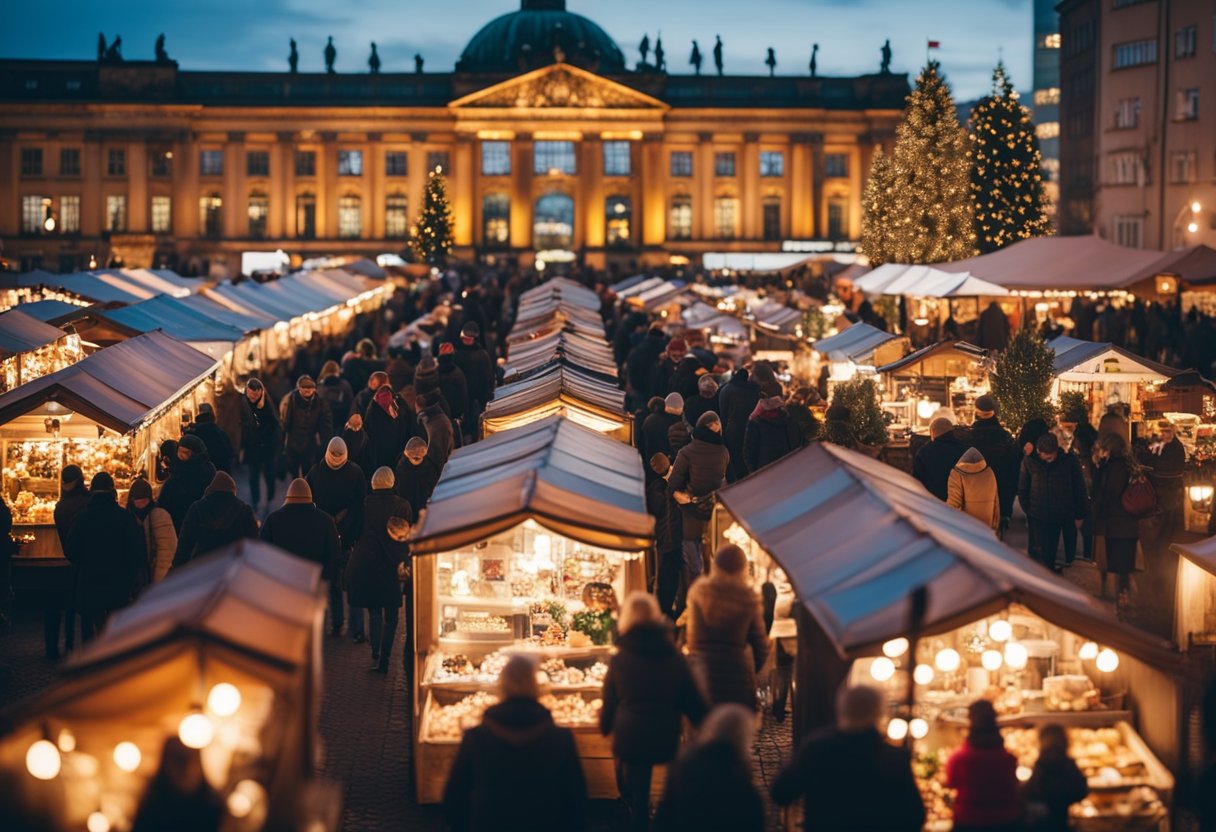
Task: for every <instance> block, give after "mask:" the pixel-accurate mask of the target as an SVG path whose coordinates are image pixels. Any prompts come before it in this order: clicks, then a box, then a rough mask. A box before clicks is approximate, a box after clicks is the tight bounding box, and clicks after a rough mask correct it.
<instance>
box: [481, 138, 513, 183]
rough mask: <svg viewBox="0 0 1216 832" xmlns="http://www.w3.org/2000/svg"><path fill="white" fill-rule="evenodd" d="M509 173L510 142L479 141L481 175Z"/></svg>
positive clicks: (504, 174) (506, 174) (505, 174)
mask: <svg viewBox="0 0 1216 832" xmlns="http://www.w3.org/2000/svg"><path fill="white" fill-rule="evenodd" d="M510 173H511V143H510V142H482V143H481V175H482V176H508V175H509V174H510Z"/></svg>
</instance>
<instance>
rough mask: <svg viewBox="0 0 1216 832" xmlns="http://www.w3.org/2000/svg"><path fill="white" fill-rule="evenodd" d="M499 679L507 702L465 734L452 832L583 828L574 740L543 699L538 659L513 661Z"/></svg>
mask: <svg viewBox="0 0 1216 832" xmlns="http://www.w3.org/2000/svg"><path fill="white" fill-rule="evenodd" d="M498 681H499V687H500V688H501V692H502V701H501V702H499V703H498V704H497V705H494V706H492V707H490V708H488V709H487V710H486V712H485V716H483V717H482V720H481V724H480V725H478V726H476V727H474V728H470V729H469V730H467V731H465V732H464V737H463V738H462V739H461V741H460V748H459V750H458V751H457V752H456V760H455V762H454V763H453V764H452V771H451V773H450V774H449V775H448V782H447V787H446V788H445V789H444V792H443V812H444V816H445V817H446V819H447V822H448V825H449V826H450V827H451V829H452V830H453V832H537V830H554V832H556V830H563V832H565V830H570V832H578V830H582V829H584V828H585V827H586V822H587V821H586V814H587V784H586V781H585V780H584V779H583V766H582V763H581V762H580V761H579V756H578V748H577V747H576V746H575V744H574V734H572V733H571V732H570V729H568V728H559V727H558V726H556V725H554V723H553V717H552V715H550V713H549V711H548V709H547V708H545V706H544V705H541V704H540V703H539V702H538V701H537V699H538V698H539V696H540V690H539V688H538V686H537V682H536V661H535V659H533V658H532V657H531V656H527V655H523V654H516V655H514V656H512V657H511V658H510V659H509V660H508V661H507V664H506V666H505V667H503V669H502V673H501V674H500V675H499V677H498ZM541 807H543V809H542V808H541Z"/></svg>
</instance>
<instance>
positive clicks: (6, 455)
mask: <svg viewBox="0 0 1216 832" xmlns="http://www.w3.org/2000/svg"><path fill="white" fill-rule="evenodd" d="M218 366H219V362H218V361H217V360H216V359H214V358H211V357H210V356H207V355H204V354H203V353H200V352H199V351H198V350H195V349H193V348H192V347H190V346H188V345H186V344H183V343H182V342H181V341H178V340H176V339H174V338H171V337H170V336H168V335H165V334H164V333H163V332H160V331H155V332H149V333H147V334H145V335H139V336H137V337H135V338H132V339H130V340H129V341H124V342H122V343H120V344H115V345H114V346H112V347H107V348H106V349H103V350H100V351H98V352H95V353H93V354H92V355H90V356H88V357H87V358H84V359H82V360H81V361H79V362H77V363H75V364H72V365H71V366H69V367H66V368H64V369H62V370H59V371H58V372H55V373H51V374H50V375H46V376H43V377H42V378H39V379H35V380H34V381H31V382H29V383H28V384H24V385H22V386H21V387H19V388H17V389H16V390H11V391H9V392H8V393H5V394H4V395H0V458H3V460H4V479H3V488H4V495H5V499H6V501H7V502H8V504H9V506H10V507H11V508H12V511H13V522H14V534H15V535H17V537H18V540H19V542H20V543H22V544H23V545H22V546H21V550H20V553H19V555H18V557H17V558H16V559H15V560H14V563H15V564H18V565H20V564H21V563H22V562H23V561H27V560H34V561H37V560H40V559H46V558H51V559H56V560H58V559H59V558H60V548H59V538H58V535H57V534H56V533H55V526H54V522H53V513H54V510H55V504H56V502H57V501H58V499H59V488H60V472H61V471H62V470H63V467H64V466H65V465H70V464H75V465H79V466H80V467H81V469H82V470H83V471H84V475H85V478H86V480H87V479H88V478H90V477H92V476H93V474H95V473H97V472H98V471H107V472H109V473H110V474H111V475H112V476H113V477H114V480H115V482H116V483H117V485H118V489H119V494H120V495H122V494H125V493H126V490H127V488H128V487H129V486H130V483H131V480H132V479H134V478H135V477H136V476H137V475H139V474H143V475H145V476H147V478H148V479H149V480H152V479H153V476H152V475H153V473H154V472H155V456H156V453H157V449H158V447H159V446H160V443H161V442H162V441H163V440H165V439H170V438H173V439H176V438H177V437H178V435H179V434H180V433H181V428H182V425H184V424H188V423H189V422H190V420H191V419H192V418H193V416H194V414H196V413H198V406H199V405H200V404H202V403H203V402H210V403H211V404H213V405H214V403H215V382H214V377H215V372H216V370H217V368H218ZM120 499H122V497H121V496H120Z"/></svg>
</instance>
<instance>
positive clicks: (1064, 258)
mask: <svg viewBox="0 0 1216 832" xmlns="http://www.w3.org/2000/svg"><path fill="white" fill-rule="evenodd" d="M1160 259H1161V252H1159V251H1146V250H1145V249H1139V248H1127V247H1125V246H1117V245H1115V244H1114V243H1108V242H1106V241H1105V240H1103V239H1102V238H1100V237H1094V236H1083V237H1031V238H1029V239H1026V240H1020V241H1018V242H1016V243H1014V244H1012V245H1009V246H1006V247H1005V248H1003V249H1000V250H999V251H994V252H992V253H990V254H981V255H979V256H978V257H969V258H967V259H966V260H956V261H954V262H953V263H934V264H933V266H934V268H937V269H941V270H942V271H945V272H955V273H969V274H971V275H973V276H975V277H978V278H980V279H981V280H987V281H990V282H992V283H995V284H996V285H998V286H1004V287H1005V288H1006V289H1056V290H1068V289H1094V290H1101V289H1123V288H1126V287H1128V286H1131V285H1132V284H1134V283H1138V282H1139V281H1140V280H1142V279H1143V276H1142V274H1143V272H1144V271H1145V270H1146V269H1148V268H1150V267H1151V266H1153V264H1155V263H1156V262H1158V261H1159V260H1160Z"/></svg>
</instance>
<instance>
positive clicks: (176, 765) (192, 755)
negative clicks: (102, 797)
mask: <svg viewBox="0 0 1216 832" xmlns="http://www.w3.org/2000/svg"><path fill="white" fill-rule="evenodd" d="M225 815H226V812H225V811H224V799H223V798H222V797H221V796H220V795H219V794H218V793H217V792H216V791H215V789H213V788H212V787H211V784H210V783H209V782H208V781H207V776H206V775H205V774H204V773H203V756H202V752H200V751H199V750H198V749H197V748H190V747H188V746H187V745H186V744H185V743H183V742H182V741H181V739H179V738H178V737H177V735H176V734H174V735H172V736H169V737H166V738H165V741H164V743H163V744H162V745H161V752H160V762H159V763H158V764H157V768H156V774H155V775H154V776H153V777H152V779H151V780H150V781H149V782H148V788H147V789H146V790H145V791H144V794H143V797H142V798H141V799H140V801H139V808H138V809H137V810H136V812H135V823H134V824H133V825H132V826H131V832H163V830H166V829H172V830H173V831H174V832H219V830H220V829H221V828H222V826H223V823H224V818H225Z"/></svg>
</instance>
